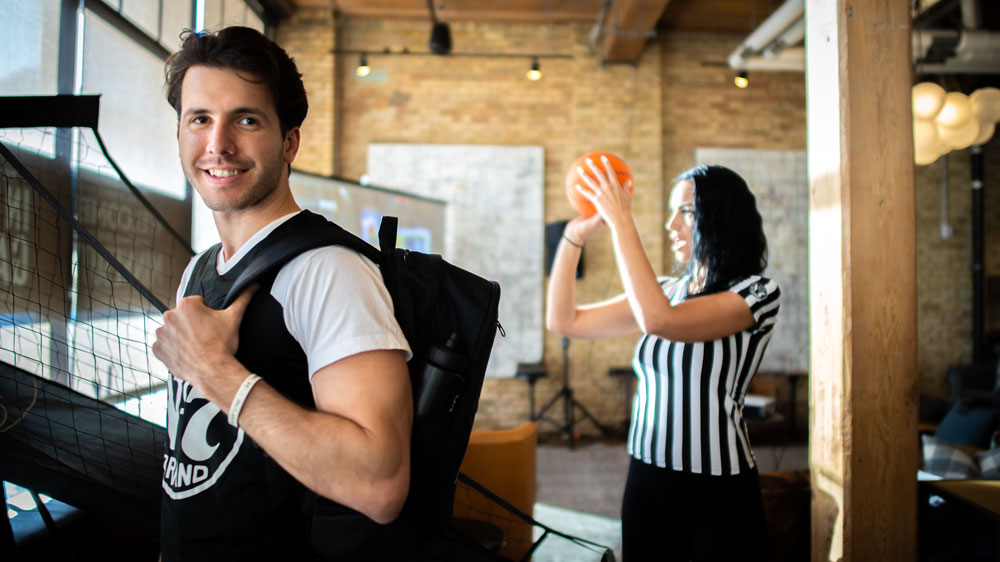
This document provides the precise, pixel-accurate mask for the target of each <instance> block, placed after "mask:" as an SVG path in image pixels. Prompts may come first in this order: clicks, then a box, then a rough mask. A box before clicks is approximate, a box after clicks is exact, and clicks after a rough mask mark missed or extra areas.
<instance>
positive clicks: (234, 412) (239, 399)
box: [229, 373, 260, 427]
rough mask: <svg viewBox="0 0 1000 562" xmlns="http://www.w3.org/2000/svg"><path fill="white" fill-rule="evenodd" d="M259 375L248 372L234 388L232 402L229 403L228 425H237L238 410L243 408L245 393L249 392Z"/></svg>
mask: <svg viewBox="0 0 1000 562" xmlns="http://www.w3.org/2000/svg"><path fill="white" fill-rule="evenodd" d="M259 380H260V377H258V376H257V375H255V374H253V373H250V374H249V375H247V378H245V379H243V383H242V384H240V387H239V388H238V389H236V395H235V396H233V403H232V404H230V405H229V425H231V426H233V427H239V421H240V410H242V409H243V403H244V402H246V401H247V395H249V394H250V389H252V388H253V385H255V384H257V381H259Z"/></svg>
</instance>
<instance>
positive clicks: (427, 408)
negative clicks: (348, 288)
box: [223, 211, 503, 540]
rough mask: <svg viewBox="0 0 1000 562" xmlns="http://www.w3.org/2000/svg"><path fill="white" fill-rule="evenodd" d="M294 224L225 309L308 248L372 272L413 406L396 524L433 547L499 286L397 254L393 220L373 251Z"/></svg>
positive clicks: (437, 262) (415, 255) (311, 221)
mask: <svg viewBox="0 0 1000 562" xmlns="http://www.w3.org/2000/svg"><path fill="white" fill-rule="evenodd" d="M301 215H305V216H299V217H296V219H297V220H298V222H299V224H300V225H301V226H300V227H299V228H297V229H296V230H295V232H294V233H293V234H292V235H290V236H288V237H286V238H284V239H282V240H281V241H280V242H278V243H276V244H274V245H273V246H272V247H270V248H268V249H267V250H266V251H265V252H264V253H262V254H261V255H260V256H258V257H257V258H255V259H254V261H253V262H252V263H251V264H250V265H249V266H247V268H246V269H245V270H244V271H243V273H242V274H241V275H240V276H239V278H237V280H236V281H235V282H234V283H233V285H232V288H231V289H230V291H229V293H228V294H227V295H226V299H225V302H224V303H223V307H227V306H229V304H230V303H232V301H233V300H235V299H236V297H237V296H239V294H240V293H241V292H243V290H244V289H245V288H246V287H247V286H249V285H250V284H252V283H253V282H254V281H256V280H257V279H259V278H261V277H262V276H263V275H265V274H267V273H270V272H274V271H277V269H276V268H280V267H281V266H282V265H284V264H285V263H287V262H288V261H290V260H291V259H292V258H294V257H296V256H298V255H299V254H301V253H302V252H305V251H307V250H311V249H314V248H319V247H323V246H331V245H339V246H346V247H348V248H351V249H353V250H355V251H357V252H358V253H360V254H362V255H364V256H366V257H367V258H369V259H371V260H372V261H373V262H375V263H376V264H378V265H379V268H380V269H381V271H382V280H383V282H384V283H385V285H386V288H387V289H388V291H389V294H390V295H391V296H392V303H393V308H394V311H395V316H396V320H397V321H398V322H399V325H400V328H402V330H403V334H404V335H405V336H406V339H407V341H408V342H409V344H410V348H411V349H412V351H413V359H411V360H410V362H409V364H408V366H409V371H410V379H411V383H412V385H413V398H414V420H413V434H412V439H411V457H410V458H411V461H410V464H411V466H410V491H409V495H408V496H407V499H406V503H405V505H404V507H403V513H402V517H403V518H405V519H406V520H407V522H408V523H410V525H412V526H413V528H414V529H415V530H416V531H417V532H418V533H419V534H420V535H421V536H422V537H424V538H425V539H428V540H432V539H433V538H435V537H436V536H439V535H440V534H442V533H443V532H444V530H445V528H446V526H447V524H448V522H449V521H450V519H451V512H452V504H453V502H454V497H455V488H456V482H457V479H458V469H459V467H460V466H461V464H462V458H463V457H464V456H465V450H466V447H467V446H468V443H469V435H470V434H471V432H472V423H473V420H474V419H475V416H476V410H477V409H478V407H479V394H480V392H481V391H482V387H483V379H484V377H485V374H486V364H487V362H488V361H489V358H490V351H491V350H492V349H493V340H494V338H495V337H496V333H497V328H498V327H500V324H499V321H498V320H497V308H498V306H499V303H500V285H499V284H498V283H497V282H496V281H489V280H486V279H483V278H482V277H479V276H477V275H475V274H473V273H470V272H468V271H466V270H464V269H461V268H459V267H456V266H454V265H452V264H450V263H448V262H446V261H444V259H442V258H441V256H439V255H436V254H423V253H420V252H414V251H410V250H404V249H397V248H396V247H395V246H396V244H395V243H396V227H397V224H398V221H397V219H396V217H388V216H387V217H383V218H382V225H381V226H380V228H379V246H380V248H381V251H380V250H377V249H375V248H374V247H373V246H371V245H370V244H368V243H367V242H365V241H364V240H362V239H360V238H358V237H357V236H355V235H353V234H351V233H350V232H347V231H346V230H344V229H342V228H341V227H339V226H337V225H336V224H334V223H332V222H330V221H328V220H326V219H325V218H323V217H322V216H320V215H316V214H314V213H310V212H309V211H302V213H301ZM500 333H501V335H502V334H503V329H502V328H500ZM456 375H457V376H456Z"/></svg>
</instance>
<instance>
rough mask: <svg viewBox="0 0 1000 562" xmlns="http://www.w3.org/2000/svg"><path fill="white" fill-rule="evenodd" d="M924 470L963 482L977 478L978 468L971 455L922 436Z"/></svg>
mask: <svg viewBox="0 0 1000 562" xmlns="http://www.w3.org/2000/svg"><path fill="white" fill-rule="evenodd" d="M922 439H923V445H924V446H923V449H924V470H926V471H927V472H930V473H931V474H937V475H938V476H940V477H942V478H948V479H951V480H964V479H967V478H976V477H978V476H979V466H978V464H977V462H976V457H975V455H973V454H972V453H969V452H967V451H963V450H962V449H960V448H958V447H956V446H955V444H954V443H949V442H948V441H945V440H944V439H939V438H937V437H933V436H930V435H924V436H922Z"/></svg>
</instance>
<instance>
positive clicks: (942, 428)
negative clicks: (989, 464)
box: [934, 403, 996, 449]
mask: <svg viewBox="0 0 1000 562" xmlns="http://www.w3.org/2000/svg"><path fill="white" fill-rule="evenodd" d="M995 429H996V411H995V410H994V409H993V408H971V407H968V406H966V405H964V404H961V403H957V404H955V405H954V406H952V407H951V410H948V414H947V415H945V417H944V419H943V420H941V423H940V424H938V428H937V431H935V432H934V436H935V437H940V438H941V439H944V440H945V441H951V442H952V443H961V444H962V445H972V446H973V447H978V448H980V449H986V448H987V447H989V440H990V435H991V434H992V433H993V431H994V430H995Z"/></svg>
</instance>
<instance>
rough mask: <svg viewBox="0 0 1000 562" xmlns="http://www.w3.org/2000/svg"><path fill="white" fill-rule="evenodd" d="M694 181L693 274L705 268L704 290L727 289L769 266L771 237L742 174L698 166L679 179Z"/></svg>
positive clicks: (690, 267) (689, 270)
mask: <svg viewBox="0 0 1000 562" xmlns="http://www.w3.org/2000/svg"><path fill="white" fill-rule="evenodd" d="M683 180H688V181H690V182H691V183H693V184H694V228H693V233H692V235H691V246H692V248H691V261H690V262H688V266H687V274H688V275H691V278H692V279H697V278H698V276H697V275H696V272H698V271H702V270H703V271H704V273H705V281H704V285H702V288H701V290H700V291H698V293H697V294H698V295H708V294H712V293H717V292H719V291H725V290H727V289H729V287H731V286H732V284H733V283H735V282H737V281H739V280H740V279H742V278H744V277H747V276H750V275H759V274H760V273H763V271H764V268H766V267H767V237H766V236H764V228H763V225H762V224H761V218H760V213H759V212H757V199H756V198H755V197H754V195H753V193H751V192H750V188H749V187H747V182H746V181H744V180H743V178H741V177H740V175H739V174H737V173H736V172H734V171H732V170H730V169H729V168H726V167H724V166H696V167H694V168H691V169H690V170H687V171H686V172H683V173H681V174H680V175H679V176H677V178H676V179H675V180H674V184H676V183H677V182H679V181H683Z"/></svg>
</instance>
